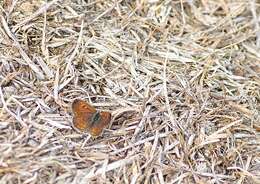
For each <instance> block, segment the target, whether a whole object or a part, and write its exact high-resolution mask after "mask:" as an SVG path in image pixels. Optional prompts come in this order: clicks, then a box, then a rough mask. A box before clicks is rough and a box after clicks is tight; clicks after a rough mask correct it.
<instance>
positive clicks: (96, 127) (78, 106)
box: [72, 99, 111, 136]
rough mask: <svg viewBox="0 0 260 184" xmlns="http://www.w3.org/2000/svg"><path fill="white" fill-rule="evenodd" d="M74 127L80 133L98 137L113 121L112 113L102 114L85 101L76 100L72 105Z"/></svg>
mask: <svg viewBox="0 0 260 184" xmlns="http://www.w3.org/2000/svg"><path fill="white" fill-rule="evenodd" d="M72 111H73V114H74V117H73V127H74V128H75V129H77V130H79V131H80V132H86V131H87V132H89V133H90V134H91V135H92V136H98V135H100V134H101V133H102V131H103V129H104V128H105V127H106V126H107V125H108V124H109V123H110V121H111V113H110V112H105V111H104V112H103V111H102V112H100V111H97V110H96V109H95V108H94V107H92V106H91V105H90V104H88V103H87V102H85V101H83V100H79V99H76V100H74V102H73V103H72Z"/></svg>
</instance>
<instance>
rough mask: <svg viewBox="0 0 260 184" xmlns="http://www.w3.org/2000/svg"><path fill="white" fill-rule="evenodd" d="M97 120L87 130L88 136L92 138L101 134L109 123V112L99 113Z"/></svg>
mask: <svg viewBox="0 0 260 184" xmlns="http://www.w3.org/2000/svg"><path fill="white" fill-rule="evenodd" d="M99 116H100V118H99V120H98V121H96V122H93V123H92V126H91V127H90V128H89V131H90V134H91V135H92V136H98V135H100V134H101V133H102V131H103V129H104V128H105V127H106V126H107V125H108V124H109V123H110V121H111V113H110V112H100V113H99Z"/></svg>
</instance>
